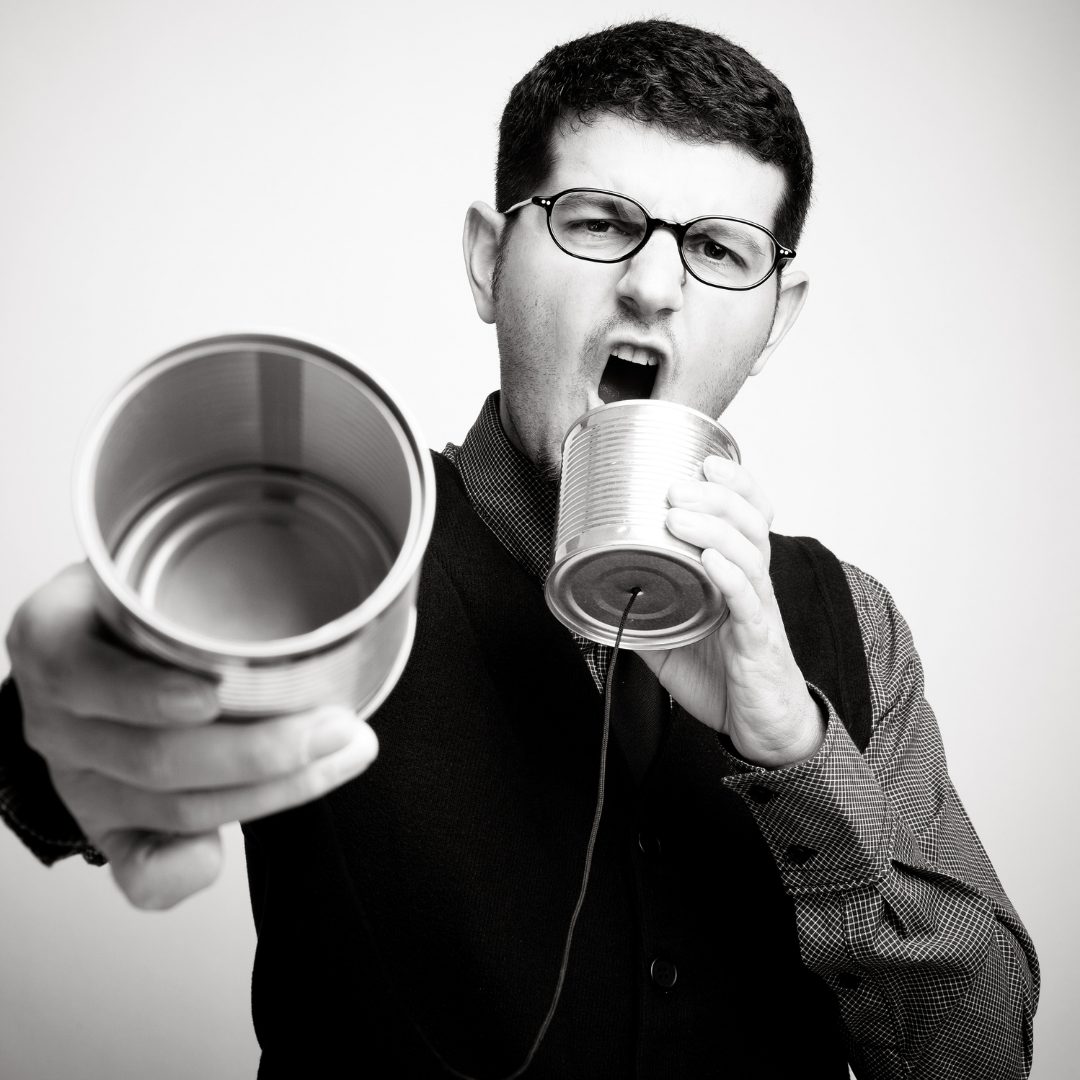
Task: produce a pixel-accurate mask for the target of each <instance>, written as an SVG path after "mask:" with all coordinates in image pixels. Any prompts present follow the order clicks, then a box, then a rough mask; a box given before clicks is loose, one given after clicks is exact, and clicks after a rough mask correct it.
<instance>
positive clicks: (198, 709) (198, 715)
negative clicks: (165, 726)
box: [157, 679, 219, 720]
mask: <svg viewBox="0 0 1080 1080" xmlns="http://www.w3.org/2000/svg"><path fill="white" fill-rule="evenodd" d="M157 703H158V709H159V710H160V712H161V714H162V715H163V716H166V717H168V718H169V719H170V720H213V718H214V717H215V716H217V714H218V711H219V710H218V702H217V695H216V694H215V693H214V691H213V689H212V688H211V687H209V686H206V685H204V684H202V683H197V682H194V681H192V680H189V679H184V680H182V681H181V680H176V681H173V682H172V683H171V684H166V685H165V686H164V687H162V689H160V690H159V691H158V695H157Z"/></svg>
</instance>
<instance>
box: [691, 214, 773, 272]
mask: <svg viewBox="0 0 1080 1080" xmlns="http://www.w3.org/2000/svg"><path fill="white" fill-rule="evenodd" d="M683 255H684V257H685V258H686V261H687V263H688V264H689V266H690V269H691V270H693V272H694V273H695V274H696V275H697V276H698V277H700V278H701V279H702V280H703V281H707V282H709V284H711V285H723V286H725V287H727V288H729V289H748V288H750V287H751V286H753V285H757V284H759V283H760V282H761V281H764V280H765V278H766V277H767V276H768V274H769V272H770V271H771V270H772V268H773V263H774V262H775V261H776V245H775V244H774V243H773V240H772V237H771V236H769V234H768V233H767V232H766V231H765V230H764V229H761V228H758V226H757V225H747V224H744V223H743V222H741V221H730V220H729V219H727V218H702V220H701V221H695V222H694V224H693V225H692V226H691V227H690V229H688V230H687V233H686V237H685V238H684V240H683Z"/></svg>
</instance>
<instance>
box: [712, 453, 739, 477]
mask: <svg viewBox="0 0 1080 1080" xmlns="http://www.w3.org/2000/svg"><path fill="white" fill-rule="evenodd" d="M705 473H706V475H710V474H711V475H712V476H715V477H716V478H717V479H718V480H730V479H731V477H733V476H734V475H735V462H734V461H730V460H729V459H728V458H726V457H720V456H719V455H713V456H711V457H707V458H706V459H705Z"/></svg>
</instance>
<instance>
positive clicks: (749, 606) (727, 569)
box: [701, 548, 767, 640]
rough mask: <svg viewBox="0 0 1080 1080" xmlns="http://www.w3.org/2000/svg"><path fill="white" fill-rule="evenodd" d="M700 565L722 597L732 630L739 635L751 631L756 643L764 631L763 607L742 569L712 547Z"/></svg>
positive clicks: (705, 552) (702, 556)
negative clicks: (726, 607)
mask: <svg viewBox="0 0 1080 1080" xmlns="http://www.w3.org/2000/svg"><path fill="white" fill-rule="evenodd" d="M701 565H702V566H703V567H704V568H705V573H707V574H708V575H709V579H710V580H711V581H712V582H713V584H714V585H715V586H716V587H717V588H718V589H719V590H720V591H721V592H722V593H723V594H724V600H725V602H726V603H727V606H728V612H729V613H730V619H729V621H730V623H731V626H732V629H733V630H734V631H735V632H736V634H739V633H740V631H742V632H743V633H745V632H746V631H748V630H749V631H751V632H752V634H753V636H754V639H755V640H756V639H757V638H758V637H760V636H761V633H762V632H763V631H764V630H765V629H766V628H767V627H766V617H765V608H764V605H763V604H762V602H761V597H760V596H759V595H758V593H757V590H756V589H755V588H754V587H753V585H752V584H751V583H750V581H749V580H748V578H747V577H746V575H745V574H744V573H743V572H742V570H741V569H740V568H739V567H738V566H736V564H735V563H733V562H732V561H731V560H730V559H726V558H724V556H723V555H721V554H720V552H719V551H717V550H716V549H715V548H707V549H706V550H705V551H703V552H702V553H701Z"/></svg>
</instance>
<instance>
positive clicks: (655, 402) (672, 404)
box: [560, 398, 742, 465]
mask: <svg viewBox="0 0 1080 1080" xmlns="http://www.w3.org/2000/svg"><path fill="white" fill-rule="evenodd" d="M634 406H638V407H641V406H644V407H647V408H650V409H654V408H662V409H669V410H673V411H676V412H680V413H684V414H687V415H690V416H696V417H698V418H699V419H701V420H704V421H705V422H706V423H707V424H709V425H711V426H712V427H714V428H716V430H717V431H719V432H720V433H721V434H722V435H723V436H724V438H725V439H727V440H728V441H729V442H730V443H731V448H732V449H733V450H734V451H735V462H736V464H739V465H741V464H742V451H740V450H739V444H738V443H737V442H736V441H735V437H734V436H733V435H732V434H731V432H730V431H728V429H727V428H726V427H724V425H723V424H721V423H720V421H719V420H714V419H713V418H712V417H711V416H709V414H708V413H703V412H701V411H700V410H699V409H695V408H693V407H691V406H690V405H683V404H682V403H681V402H679V401H667V400H666V399H665V398H622V399H621V400H620V401H606V402H604V403H603V404H602V405H595V406H594V407H593V408H591V409H589V410H588V411H587V412H583V413H582V414H581V415H580V416H579V417H578V418H577V419H576V420H575V421H574V422H573V423H572V424H571V425H570V426H569V427H568V428H567V429H566V434H565V435H563V438H562V443H561V444H560V453H561V454H565V453H566V444H567V442H569V440H570V436H571V435H573V434H574V432H575V431H576V430H577V429H578V428H579V427H588V421H589V420H590V419H591V418H592V417H594V416H596V414H597V413H603V412H613V411H615V410H616V409H623V408H632V407H634Z"/></svg>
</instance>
